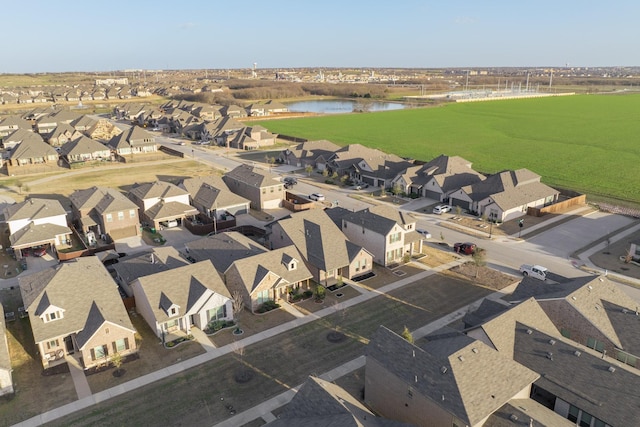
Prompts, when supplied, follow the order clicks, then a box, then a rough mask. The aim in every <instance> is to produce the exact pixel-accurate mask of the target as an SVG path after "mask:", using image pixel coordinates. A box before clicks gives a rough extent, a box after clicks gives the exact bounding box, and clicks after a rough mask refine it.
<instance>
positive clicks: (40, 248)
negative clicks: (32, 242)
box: [32, 246, 47, 256]
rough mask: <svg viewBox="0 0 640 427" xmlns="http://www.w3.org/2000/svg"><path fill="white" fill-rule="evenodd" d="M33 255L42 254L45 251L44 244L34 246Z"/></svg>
mask: <svg viewBox="0 0 640 427" xmlns="http://www.w3.org/2000/svg"><path fill="white" fill-rule="evenodd" d="M32 253H33V256H44V255H45V254H46V253H47V248H46V247H45V246H34V247H33V250H32Z"/></svg>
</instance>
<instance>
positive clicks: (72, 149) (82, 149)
mask: <svg viewBox="0 0 640 427" xmlns="http://www.w3.org/2000/svg"><path fill="white" fill-rule="evenodd" d="M99 152H106V153H110V150H109V147H106V146H104V145H103V144H101V143H99V142H98V141H96V140H93V139H91V138H88V137H86V136H81V137H80V138H76V139H74V140H71V141H69V142H67V143H66V144H64V145H63V146H62V148H61V149H60V153H61V154H64V155H65V156H68V155H80V154H94V153H99Z"/></svg>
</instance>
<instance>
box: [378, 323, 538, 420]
mask: <svg viewBox="0 0 640 427" xmlns="http://www.w3.org/2000/svg"><path fill="white" fill-rule="evenodd" d="M427 339H428V341H427V342H426V344H423V345H421V347H417V346H415V345H413V344H411V343H409V342H408V341H406V340H405V339H403V338H402V337H400V336H399V335H397V334H395V333H394V332H392V331H390V330H389V329H387V328H385V327H384V326H381V327H379V328H378V330H377V331H376V332H375V333H374V334H373V336H372V338H371V341H370V343H369V345H368V346H367V349H366V356H367V361H368V360H369V358H372V359H374V360H376V361H377V362H378V363H379V364H381V365H382V366H383V367H384V368H385V369H386V370H387V371H388V372H390V373H392V374H393V375H395V376H396V377H397V378H398V379H399V380H401V381H403V382H405V383H406V384H407V386H410V387H412V388H413V389H414V390H416V391H417V392H418V393H420V394H422V395H423V396H425V397H426V398H428V399H430V400H431V401H433V403H434V404H435V405H438V406H439V407H441V408H442V409H444V410H446V411H447V412H449V413H450V414H452V415H454V416H455V417H457V418H458V419H460V420H462V421H464V422H465V423H466V424H468V425H476V424H478V423H479V422H480V421H482V420H483V419H485V418H486V417H488V416H489V415H491V414H492V413H493V412H495V411H496V410H498V409H499V408H500V407H501V406H503V405H504V404H505V403H507V402H508V401H509V400H511V399H512V398H513V397H514V396H516V395H517V394H518V393H520V392H521V391H522V390H524V389H526V388H527V387H528V386H530V385H531V384H532V383H533V382H534V381H535V380H536V379H537V378H539V375H538V374H536V373H535V372H533V371H531V370H529V369H528V368H525V367H524V366H521V365H520V364H518V363H516V362H514V361H513V360H512V359H511V358H510V357H506V356H504V355H503V354H501V353H500V352H498V351H496V350H494V349H492V348H490V347H489V346H487V345H486V344H484V343H482V342H481V341H478V340H474V339H472V338H470V337H467V336H466V335H464V334H461V333H459V332H457V331H454V330H452V329H445V330H440V331H436V332H435V333H434V334H432V335H430V336H428V337H427ZM496 367H499V369H496Z"/></svg>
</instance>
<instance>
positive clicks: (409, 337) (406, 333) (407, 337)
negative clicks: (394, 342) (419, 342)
mask: <svg viewBox="0 0 640 427" xmlns="http://www.w3.org/2000/svg"><path fill="white" fill-rule="evenodd" d="M400 336H401V337H402V338H404V339H405V340H407V342H410V343H411V344H413V335H412V334H411V331H410V330H409V328H407V327H406V326H405V327H404V329H403V330H402V333H401V334H400Z"/></svg>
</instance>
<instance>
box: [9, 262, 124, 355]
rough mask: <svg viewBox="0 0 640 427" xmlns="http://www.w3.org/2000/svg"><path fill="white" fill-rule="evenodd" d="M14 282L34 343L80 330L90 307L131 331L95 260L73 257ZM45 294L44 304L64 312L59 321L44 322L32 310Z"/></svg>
mask: <svg viewBox="0 0 640 427" xmlns="http://www.w3.org/2000/svg"><path fill="white" fill-rule="evenodd" d="M18 282H19V284H20V293H21V294H22V300H23V302H24V306H25V309H26V310H27V311H28V313H29V319H30V321H31V329H32V330H33V337H34V340H35V342H42V341H45V340H47V339H48V338H52V337H59V336H63V335H68V334H73V333H76V332H78V331H81V330H83V328H85V327H86V325H87V324H88V319H89V316H90V314H91V313H92V307H93V306H94V305H95V306H96V307H97V308H98V309H99V311H100V313H101V315H102V317H103V318H104V319H105V321H107V322H110V323H112V324H114V325H118V326H120V327H122V328H125V329H128V330H130V331H135V329H134V328H133V325H132V324H131V321H130V320H129V316H128V314H127V311H126V309H125V308H124V304H123V303H122V299H121V298H120V294H119V293H118V289H117V286H116V284H115V283H114V281H113V279H112V278H111V276H110V275H109V272H108V271H107V269H106V268H105V267H104V265H102V263H101V262H100V261H99V260H98V259H97V258H96V257H82V258H76V259H74V260H72V261H69V262H65V263H62V264H58V265H56V266H55V267H51V268H48V269H45V270H43V271H40V272H37V273H33V274H30V275H28V276H24V277H18ZM45 293H46V298H47V299H48V304H51V305H53V306H55V307H59V308H61V309H63V310H64V316H63V318H61V319H58V320H54V321H51V322H47V323H44V322H43V321H42V320H41V319H40V318H39V317H38V316H37V314H36V310H35V307H38V306H39V305H40V302H41V300H42V299H43V298H44V297H45Z"/></svg>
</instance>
